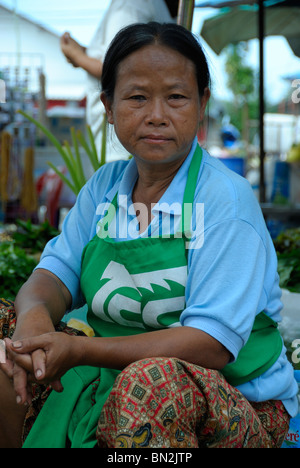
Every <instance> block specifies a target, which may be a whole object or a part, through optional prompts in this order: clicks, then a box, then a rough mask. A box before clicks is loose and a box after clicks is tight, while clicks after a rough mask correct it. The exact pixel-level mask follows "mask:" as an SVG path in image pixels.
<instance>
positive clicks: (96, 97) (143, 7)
mask: <svg viewBox="0 0 300 468" xmlns="http://www.w3.org/2000/svg"><path fill="white" fill-rule="evenodd" d="M149 21H158V22H161V23H164V22H173V20H172V18H171V15H170V13H169V10H168V7H167V6H166V4H165V2H164V0H112V1H111V4H110V6H109V8H108V10H107V12H106V13H105V15H104V18H103V20H102V21H101V23H100V24H99V26H98V29H97V31H96V33H95V35H94V37H93V39H92V41H91V43H90V45H89V47H88V48H87V55H88V56H89V57H93V58H97V59H99V60H101V61H103V60H104V57H105V53H106V51H107V49H108V47H109V45H110V43H111V41H112V40H113V38H114V37H115V35H116V34H117V33H118V32H119V31H120V30H121V29H122V28H124V27H125V26H128V25H129V24H133V23H140V22H141V23H148V22H149ZM87 79H88V84H87V114H86V117H87V123H88V124H89V125H90V126H91V129H92V132H93V135H94V137H95V140H96V147H97V149H98V151H99V149H100V147H101V124H102V122H103V118H104V106H103V104H102V102H101V101H100V92H101V88H100V82H99V81H98V80H97V79H96V78H94V77H93V76H91V75H89V74H88V78H87ZM110 139H111V140H112V142H110ZM120 153H121V155H122V153H123V154H124V155H125V154H127V153H126V150H125V149H124V148H123V147H121V144H120V143H119V142H118V141H117V137H116V135H115V134H114V131H113V129H112V131H111V138H109V141H108V160H112V159H114V156H113V154H116V157H117V158H118V159H120Z"/></svg>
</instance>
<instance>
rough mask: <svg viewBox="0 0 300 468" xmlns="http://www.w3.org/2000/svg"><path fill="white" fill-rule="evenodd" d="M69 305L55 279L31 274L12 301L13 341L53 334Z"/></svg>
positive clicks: (48, 274) (64, 290)
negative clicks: (15, 324)
mask: <svg viewBox="0 0 300 468" xmlns="http://www.w3.org/2000/svg"><path fill="white" fill-rule="evenodd" d="M71 302H72V298H71V295H70V293H69V291H68V289H67V288H66V286H65V285H64V284H63V283H62V282H61V281H60V280H59V278H57V277H56V276H55V275H54V274H52V273H51V272H49V271H47V270H44V269H38V270H35V271H34V272H33V273H32V275H31V276H30V278H29V279H28V280H27V282H26V283H25V284H24V285H23V286H22V288H21V289H20V291H19V293H18V295H17V297H16V301H15V310H16V315H17V326H16V332H15V335H14V340H16V339H19V338H20V337H24V338H25V337H29V336H37V335H42V334H44V333H49V332H51V331H54V329H55V328H54V327H55V325H56V324H57V323H59V321H60V320H61V319H62V318H63V316H64V314H65V312H66V311H67V310H68V309H69V308H70V306H71Z"/></svg>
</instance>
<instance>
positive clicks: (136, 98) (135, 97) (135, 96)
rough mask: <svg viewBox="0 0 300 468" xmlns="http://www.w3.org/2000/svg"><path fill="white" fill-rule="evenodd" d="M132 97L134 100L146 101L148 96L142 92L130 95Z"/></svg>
mask: <svg viewBox="0 0 300 468" xmlns="http://www.w3.org/2000/svg"><path fill="white" fill-rule="evenodd" d="M130 99H132V100H133V101H144V100H145V99H146V98H145V96H142V95H141V94H136V95H134V96H130Z"/></svg>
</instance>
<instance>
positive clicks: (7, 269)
mask: <svg viewBox="0 0 300 468" xmlns="http://www.w3.org/2000/svg"><path fill="white" fill-rule="evenodd" d="M16 224H17V231H16V232H13V233H8V235H6V236H5V237H4V239H5V240H2V241H1V242H0V297H5V299H10V300H14V299H15V297H16V295H17V293H18V291H19V289H20V288H21V286H22V284H24V283H25V281H27V279H28V278H29V276H30V275H31V273H32V271H33V270H34V268H35V267H36V265H37V264H38V262H39V257H40V253H41V252H42V251H43V250H44V248H45V245H46V244H47V242H48V241H49V240H50V239H52V238H53V237H55V236H57V235H58V234H59V231H58V230H57V229H55V228H54V227H52V226H51V225H50V224H49V222H48V221H45V222H44V223H43V224H40V225H34V224H32V223H31V221H22V220H17V221H16Z"/></svg>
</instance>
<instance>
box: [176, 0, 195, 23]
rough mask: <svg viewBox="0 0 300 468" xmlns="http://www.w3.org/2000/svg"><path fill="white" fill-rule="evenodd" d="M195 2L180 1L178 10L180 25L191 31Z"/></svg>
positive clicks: (190, 0) (189, 0) (193, 0)
mask: <svg viewBox="0 0 300 468" xmlns="http://www.w3.org/2000/svg"><path fill="white" fill-rule="evenodd" d="M194 8H195V0H180V2H179V9H178V21H177V22H178V24H180V25H181V26H184V27H185V28H187V29H189V30H191V29H192V24H193V16H194Z"/></svg>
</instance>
